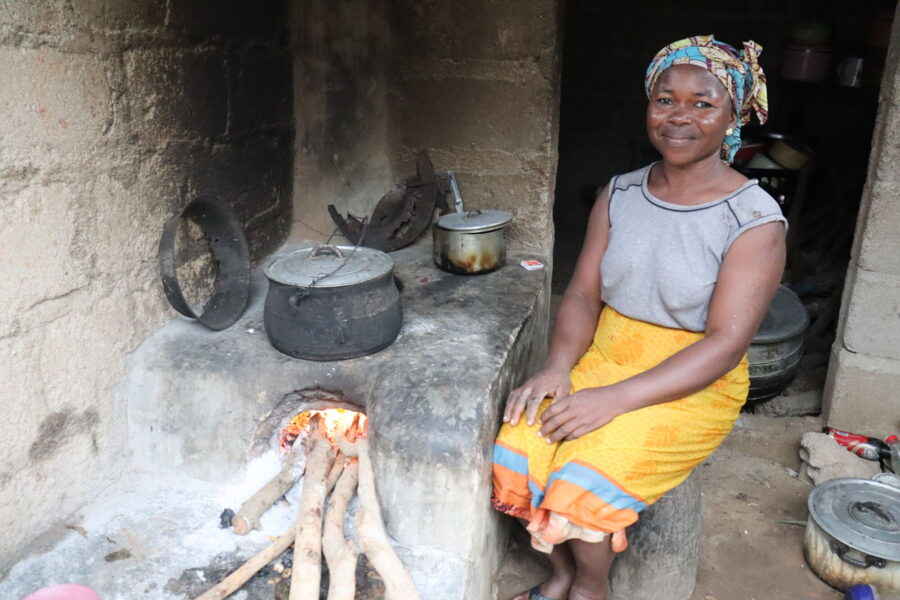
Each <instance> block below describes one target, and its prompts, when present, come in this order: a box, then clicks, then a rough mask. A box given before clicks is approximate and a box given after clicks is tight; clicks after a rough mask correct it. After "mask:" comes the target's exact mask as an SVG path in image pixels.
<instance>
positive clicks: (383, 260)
mask: <svg viewBox="0 0 900 600" xmlns="http://www.w3.org/2000/svg"><path fill="white" fill-rule="evenodd" d="M393 270H394V261H393V260H392V259H391V257H390V256H388V255H387V254H386V253H384V252H381V251H380V250H375V249H372V248H365V247H363V246H329V245H318V246H311V247H306V248H300V249H299V250H294V251H292V252H288V253H287V254H283V255H281V256H279V257H277V258H275V259H274V260H273V261H272V262H271V263H270V264H269V265H268V266H267V267H266V268H265V269H263V272H264V273H265V275H266V277H267V278H268V279H269V280H270V281H272V282H274V283H279V284H281V285H289V286H293V287H299V288H343V287H350V286H354V285H357V284H360V283H365V282H367V281H372V280H375V279H378V278H380V277H383V276H385V275H388V274H390V273H392V272H393Z"/></svg>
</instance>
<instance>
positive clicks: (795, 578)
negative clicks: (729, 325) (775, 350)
mask: <svg viewBox="0 0 900 600" xmlns="http://www.w3.org/2000/svg"><path fill="white" fill-rule="evenodd" d="M821 427H822V422H821V420H820V418H819V417H783V418H775V417H765V416H760V415H750V414H744V415H742V416H741V418H740V419H739V420H738V423H737V425H736V426H735V428H734V431H732V433H731V435H730V436H729V437H728V439H727V440H726V441H725V443H724V444H723V445H722V447H720V448H719V449H718V450H717V451H716V452H715V454H713V455H712V456H711V457H710V458H709V460H707V461H706V462H705V463H703V465H702V466H700V467H698V468H699V474H700V482H701V483H700V486H701V490H702V492H701V494H702V501H703V535H702V541H701V547H700V568H699V572H698V574H697V585H696V588H695V589H694V594H693V596H691V600H834V599H840V598H843V594H842V593H841V592H838V591H836V590H834V589H832V588H830V587H829V586H828V585H826V584H825V583H823V582H822V581H820V580H819V579H818V578H817V577H816V576H815V575H814V574H813V573H812V572H811V571H810V570H809V567H808V566H807V565H806V562H805V561H804V559H803V535H804V532H805V529H804V527H802V526H799V525H796V524H790V523H786V522H785V521H805V520H806V517H807V511H806V497H807V495H808V493H809V490H810V489H811V485H810V484H808V483H805V482H803V481H801V480H800V479H798V477H797V473H798V471H799V470H800V462H801V461H800V458H799V456H798V454H797V450H798V448H799V443H800V438H801V436H802V435H803V433H805V432H807V431H819V430H820V429H821ZM546 573H547V566H546V563H545V562H544V560H543V559H542V558H541V556H540V555H538V554H537V553H535V552H533V551H530V550H527V549H523V548H522V547H521V546H517V547H516V549H515V550H514V551H512V552H511V553H510V554H509V555H508V558H507V561H506V564H505V565H504V568H503V575H502V577H501V594H500V597H501V599H502V600H508V599H509V598H511V597H512V596H513V595H515V594H516V593H518V592H520V591H522V590H524V589H528V588H530V587H531V586H533V585H535V584H536V583H538V582H539V581H541V580H542V579H543V578H544V577H545V576H546ZM659 600H670V599H666V598H660V599H659Z"/></svg>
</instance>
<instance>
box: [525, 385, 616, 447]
mask: <svg viewBox="0 0 900 600" xmlns="http://www.w3.org/2000/svg"><path fill="white" fill-rule="evenodd" d="M616 396H617V394H616V393H615V392H613V391H612V390H611V389H610V388H602V387H600V388H588V389H584V390H581V391H578V392H576V393H574V394H571V395H569V396H566V397H565V398H563V399H562V400H560V401H558V402H554V403H553V404H551V405H550V406H549V408H547V410H545V411H544V413H543V414H542V415H541V424H542V425H541V429H540V431H539V433H538V435H540V436H541V437H543V438H544V439H546V440H547V442H548V443H550V442H560V441H571V440H574V439H576V438H580V437H581V436H583V435H584V434H586V433H590V432H591V431H594V430H595V429H599V428H601V427H603V426H604V425H606V424H607V423H609V422H610V421H612V420H613V419H615V418H616V417H618V416H619V415H620V414H622V413H623V412H625V410H623V407H622V404H621V402H617V400H616Z"/></svg>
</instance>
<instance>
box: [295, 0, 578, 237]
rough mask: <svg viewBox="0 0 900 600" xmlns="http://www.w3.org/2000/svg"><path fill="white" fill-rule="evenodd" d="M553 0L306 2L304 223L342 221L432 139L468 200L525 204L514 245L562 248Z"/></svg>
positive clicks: (299, 16) (316, 231)
mask: <svg viewBox="0 0 900 600" xmlns="http://www.w3.org/2000/svg"><path fill="white" fill-rule="evenodd" d="M560 8H561V6H560V4H559V3H558V2H555V1H553V0H538V1H534V2H528V3H522V2H515V1H513V0H492V1H490V2H484V1H480V0H439V1H436V2H428V3H422V2H414V1H412V0H350V1H347V2H341V3H339V4H338V5H335V4H334V3H329V2H325V1H324V0H312V1H310V2H303V3H296V4H295V23H296V26H295V42H294V52H295V86H296V87H295V89H296V93H295V115H296V118H297V153H296V162H295V171H294V177H295V187H294V204H295V223H296V224H297V227H296V228H295V230H294V233H295V234H296V235H297V236H299V237H310V238H313V239H322V238H324V237H327V236H328V235H329V234H330V233H331V232H332V231H333V229H334V225H333V224H332V222H331V220H330V219H329V218H328V215H327V214H326V212H325V206H327V205H328V204H332V203H333V204H335V205H336V206H337V207H338V208H339V209H340V210H341V212H344V213H345V212H347V211H350V212H353V213H354V214H356V215H359V216H362V215H366V214H368V213H369V212H371V209H372V207H374V205H375V203H376V202H377V201H378V199H379V198H380V197H381V196H382V195H383V194H384V193H385V192H387V191H388V190H389V189H390V188H391V186H393V185H396V184H398V183H400V182H401V181H403V180H404V179H405V178H407V177H410V176H412V175H414V174H415V163H414V159H415V154H416V152H417V151H418V150H427V151H428V153H429V155H430V157H431V160H432V162H433V163H434V166H435V168H436V169H437V170H438V171H445V170H448V169H453V170H454V171H456V172H457V174H458V177H459V181H460V186H461V188H462V192H463V195H464V197H465V199H466V202H467V206H468V207H471V208H491V209H506V210H510V211H512V212H513V213H514V215H515V217H514V221H513V226H512V229H511V231H510V235H509V240H510V245H511V246H512V247H518V248H529V249H533V250H535V251H538V252H542V253H545V252H549V250H550V247H551V245H552V229H553V227H552V219H551V212H552V205H553V188H554V185H555V179H556V142H557V128H558V81H559V56H558V40H559V26H560V20H559V11H560Z"/></svg>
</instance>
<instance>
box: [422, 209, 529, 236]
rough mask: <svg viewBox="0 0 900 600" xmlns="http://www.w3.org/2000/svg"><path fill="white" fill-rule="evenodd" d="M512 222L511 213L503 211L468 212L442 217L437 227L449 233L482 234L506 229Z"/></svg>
mask: <svg viewBox="0 0 900 600" xmlns="http://www.w3.org/2000/svg"><path fill="white" fill-rule="evenodd" d="M510 221H512V213H511V212H509V211H505V210H468V211H466V212H461V213H452V214H449V215H444V216H443V217H441V218H440V219H438V222H437V224H438V227H440V228H441V229H449V230H450V231H465V232H466V233H483V232H485V231H493V230H495V229H500V228H501V227H506V226H507V225H509V222H510Z"/></svg>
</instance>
